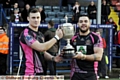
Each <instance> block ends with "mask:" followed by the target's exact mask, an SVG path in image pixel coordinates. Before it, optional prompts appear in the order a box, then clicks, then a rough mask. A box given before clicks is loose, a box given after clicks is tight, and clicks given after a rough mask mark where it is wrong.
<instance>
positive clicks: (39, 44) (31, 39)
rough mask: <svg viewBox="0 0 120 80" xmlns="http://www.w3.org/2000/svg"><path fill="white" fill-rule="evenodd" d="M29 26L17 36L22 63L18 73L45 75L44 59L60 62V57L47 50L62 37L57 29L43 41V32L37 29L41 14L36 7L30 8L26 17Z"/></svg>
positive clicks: (60, 31)
mask: <svg viewBox="0 0 120 80" xmlns="http://www.w3.org/2000/svg"><path fill="white" fill-rule="evenodd" d="M27 19H28V21H29V26H28V27H27V28H25V29H24V30H23V31H22V33H21V35H20V38H19V41H20V46H21V49H22V53H23V56H22V63H21V64H23V66H21V69H20V74H21V75H29V76H30V75H45V74H46V65H45V59H47V60H51V61H55V62H60V61H61V60H62V58H61V57H60V56H59V55H57V56H52V55H50V54H49V53H48V52H46V51H47V50H48V49H50V48H51V47H52V46H53V45H54V44H55V43H56V42H57V41H58V40H59V39H61V38H62V37H63V33H62V30H61V29H57V30H56V32H55V36H54V37H53V38H52V39H50V40H49V41H47V42H44V36H43V34H42V33H41V32H40V31H38V28H39V25H40V21H41V16H40V12H39V10H38V9H37V8H33V9H31V10H30V12H29V14H28V17H27Z"/></svg>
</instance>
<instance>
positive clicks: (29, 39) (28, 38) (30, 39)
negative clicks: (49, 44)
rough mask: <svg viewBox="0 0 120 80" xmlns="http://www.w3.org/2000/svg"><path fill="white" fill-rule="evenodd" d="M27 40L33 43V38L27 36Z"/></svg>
mask: <svg viewBox="0 0 120 80" xmlns="http://www.w3.org/2000/svg"><path fill="white" fill-rule="evenodd" d="M25 39H26V40H27V41H29V42H31V41H32V40H33V37H32V36H30V35H27V36H25Z"/></svg>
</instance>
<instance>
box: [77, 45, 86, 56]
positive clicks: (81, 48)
mask: <svg viewBox="0 0 120 80" xmlns="http://www.w3.org/2000/svg"><path fill="white" fill-rule="evenodd" d="M77 51H78V52H82V53H83V54H86V51H87V47H86V46H77Z"/></svg>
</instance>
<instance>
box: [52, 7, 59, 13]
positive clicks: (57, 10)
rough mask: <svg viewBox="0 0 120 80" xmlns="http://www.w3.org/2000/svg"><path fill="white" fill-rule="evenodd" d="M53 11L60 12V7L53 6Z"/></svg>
mask: <svg viewBox="0 0 120 80" xmlns="http://www.w3.org/2000/svg"><path fill="white" fill-rule="evenodd" d="M52 10H53V11H54V12H60V6H53V7H52Z"/></svg>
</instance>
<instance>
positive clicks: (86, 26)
mask: <svg viewBox="0 0 120 80" xmlns="http://www.w3.org/2000/svg"><path fill="white" fill-rule="evenodd" d="M65 24H66V25H65ZM65 24H63V26H62V27H63V33H64V37H63V38H65V39H67V45H66V46H65V47H64V48H63V53H64V54H63V57H65V58H72V63H71V80H97V76H96V74H97V73H96V72H97V71H96V70H97V63H96V61H100V60H101V58H102V54H103V43H102V38H101V37H100V36H99V35H97V34H96V33H94V32H91V31H90V20H89V18H88V17H87V16H81V17H79V20H78V28H79V32H78V33H77V34H76V35H74V33H73V32H74V30H73V28H71V27H69V26H71V25H70V24H69V26H68V23H65ZM65 26H68V27H69V28H68V29H69V30H68V29H65V28H66V27H65ZM64 27H65V28H64ZM69 32H70V33H69ZM72 33H73V34H72ZM73 35H74V36H73ZM70 36H71V37H72V36H73V37H72V39H71V38H70ZM70 39H71V45H70ZM68 55H69V57H68ZM71 56H73V57H71Z"/></svg>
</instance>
